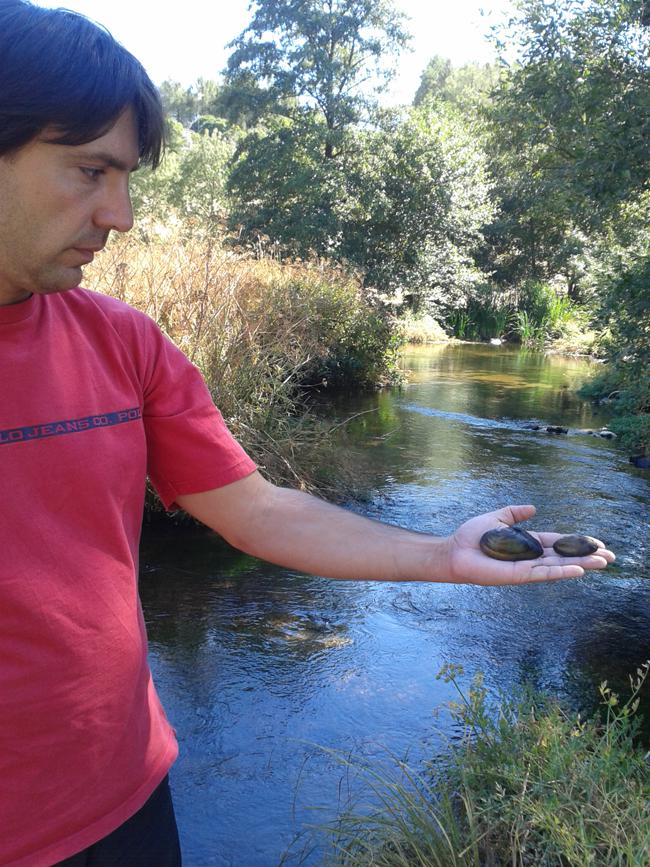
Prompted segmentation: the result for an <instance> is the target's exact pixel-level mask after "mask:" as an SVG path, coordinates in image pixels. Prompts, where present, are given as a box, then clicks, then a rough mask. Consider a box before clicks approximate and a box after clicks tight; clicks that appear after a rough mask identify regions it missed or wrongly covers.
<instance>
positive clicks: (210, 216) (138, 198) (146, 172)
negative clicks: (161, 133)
mask: <svg viewBox="0 0 650 867" xmlns="http://www.w3.org/2000/svg"><path fill="white" fill-rule="evenodd" d="M207 117H209V116H204V118H207ZM214 121H215V122H214V124H209V123H206V124H205V127H206V129H205V131H204V132H201V133H193V132H190V131H189V130H185V131H183V134H182V135H181V136H180V138H179V140H178V141H177V143H176V144H175V147H174V148H173V149H168V151H167V152H166V154H165V157H164V159H163V161H162V163H161V165H160V166H159V168H158V169H157V170H156V171H155V172H153V171H151V170H150V169H141V170H140V171H138V172H137V173H136V175H135V177H134V179H133V181H132V183H131V197H132V200H133V206H134V211H135V213H136V216H137V217H138V229H139V230H140V231H141V232H144V233H145V235H146V234H147V233H150V232H151V231H152V230H154V233H155V229H156V228H158V229H163V228H164V227H165V226H166V227H167V230H169V229H171V228H172V227H173V225H174V224H176V225H182V226H183V227H184V229H185V230H186V231H191V232H193V233H195V234H196V233H199V234H201V233H203V234H208V235H209V234H211V233H214V232H215V231H218V230H219V229H220V227H221V226H222V225H223V223H224V222H225V221H226V216H227V214H228V212H229V210H230V202H229V199H228V192H227V179H228V176H229V173H230V161H231V159H232V156H233V153H234V151H235V147H236V142H237V136H238V131H237V130H236V129H234V130H233V129H229V128H224V126H223V121H221V120H219V119H218V118H214ZM210 126H212V131H211V132H210V131H209V127H210Z"/></svg>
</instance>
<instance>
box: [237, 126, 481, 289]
mask: <svg viewBox="0 0 650 867" xmlns="http://www.w3.org/2000/svg"><path fill="white" fill-rule="evenodd" d="M324 135H325V132H324V123H323V121H322V119H321V118H319V117H318V116H316V115H315V114H301V115H299V116H298V117H296V118H273V119H271V120H269V121H267V123H266V124H265V126H264V127H260V128H258V129H257V130H255V131H254V132H253V133H251V134H250V135H249V136H247V137H246V138H245V139H244V140H243V141H242V143H241V146H240V149H239V151H238V155H237V159H236V162H235V166H234V169H233V173H232V175H231V188H232V189H233V192H234V194H235V200H236V202H235V208H234V214H233V219H234V220H235V221H236V222H237V223H240V224H242V225H243V226H244V228H245V229H246V230H247V234H249V235H250V234H253V235H257V236H259V235H266V236H267V237H269V239H270V240H271V241H272V242H274V243H276V244H278V245H279V246H280V247H281V249H283V250H284V251H285V252H289V253H291V254H294V255H299V256H306V255H308V254H309V253H312V252H315V253H316V254H317V255H319V256H327V257H333V258H337V259H341V260H346V261H348V262H351V263H353V264H354V265H356V266H358V267H359V268H361V269H362V271H363V273H364V274H365V283H366V285H368V286H373V287H375V288H378V289H380V290H382V291H383V292H386V293H389V294H390V295H393V296H398V297H399V296H401V297H406V296H408V298H409V299H410V300H411V301H412V302H413V304H414V306H417V305H418V304H428V305H433V304H436V305H440V304H442V305H450V304H452V303H453V301H454V300H455V299H457V298H458V296H459V295H462V294H463V293H464V292H466V291H467V290H468V289H469V287H470V286H471V284H472V283H473V282H474V281H475V280H476V279H478V278H479V277H480V275H479V274H478V272H477V270H476V268H475V267H474V265H473V260H472V252H473V249H474V247H475V246H476V244H478V243H479V242H480V240H481V235H480V227H481V226H482V225H483V224H484V223H486V222H489V220H490V219H491V217H492V213H493V211H492V207H491V204H490V201H489V182H488V179H487V175H486V170H485V156H484V154H483V152H482V150H481V148H480V145H478V144H477V142H476V140H475V137H474V136H473V134H472V132H471V129H470V128H469V127H467V126H466V125H465V124H463V122H462V121H461V119H460V118H459V116H458V115H457V114H456V113H454V112H453V111H451V110H450V111H449V112H447V113H446V114H442V113H438V114H434V113H432V112H430V111H428V110H427V109H423V110H414V111H411V112H407V113H406V114H403V113H396V112H385V113H384V114H383V115H382V116H381V117H380V118H378V121H377V123H376V125H375V127H374V128H366V129H350V130H347V131H346V133H345V137H344V138H343V139H342V146H341V151H340V153H339V155H338V157H337V159H332V160H323V158H322V142H323V137H324Z"/></svg>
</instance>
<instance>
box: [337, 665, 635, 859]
mask: <svg viewBox="0 0 650 867" xmlns="http://www.w3.org/2000/svg"><path fill="white" fill-rule="evenodd" d="M649 668H650V663H645V664H644V665H643V666H641V667H640V668H638V669H637V671H636V674H635V676H634V677H630V696H629V698H627V700H625V701H623V700H622V699H621V698H619V696H618V695H616V694H615V693H614V692H612V690H611V689H610V688H609V687H608V685H607V683H606V682H604V683H602V684H601V685H600V690H599V692H600V698H601V712H600V714H599V715H597V716H595V717H593V718H591V719H583V718H582V717H581V716H580V715H579V714H571V713H568V712H566V711H565V710H563V708H562V707H561V706H560V705H559V704H558V703H557V702H555V701H553V700H551V699H550V698H548V697H546V696H544V695H541V694H535V693H531V692H528V693H526V692H523V693H522V694H520V695H518V696H515V697H512V696H501V697H500V700H499V707H498V710H497V712H496V713H495V712H494V711H493V710H492V703H491V702H490V700H489V697H488V694H487V690H486V688H485V686H484V684H483V680H482V678H481V676H480V675H478V676H477V677H476V678H475V679H474V681H473V682H472V684H471V686H470V687H469V689H468V690H467V691H465V690H464V688H463V687H462V686H461V685H460V678H461V676H462V669H461V668H460V667H459V666H445V667H444V668H443V669H442V671H441V672H440V674H439V677H443V678H444V679H445V680H446V681H447V682H451V683H452V684H453V685H454V686H455V687H456V689H457V691H458V694H459V699H460V700H459V701H458V702H456V703H452V704H451V710H452V714H453V716H454V718H455V720H456V722H457V724H458V725H459V726H460V727H461V730H462V734H463V736H462V740H461V742H460V743H456V744H455V746H454V747H453V748H452V752H451V754H450V755H449V757H448V759H447V761H446V763H444V761H443V764H442V767H441V762H440V760H438V761H437V762H436V764H432V765H430V767H429V774H428V775H416V774H414V773H413V772H412V771H409V770H408V768H406V767H405V766H404V765H402V766H401V767H400V769H399V770H400V776H399V777H398V778H397V779H387V778H385V777H382V776H381V775H379V774H377V773H375V772H372V771H370V772H368V775H367V779H368V787H369V788H370V790H371V792H372V794H373V796H374V797H373V801H374V803H373V804H372V805H370V806H368V807H366V808H365V809H363V808H359V807H356V808H355V809H354V810H353V811H350V812H348V813H345V814H343V815H342V816H341V817H340V819H339V821H338V823H337V825H336V827H335V828H333V829H331V831H330V833H331V834H332V835H333V846H332V848H333V849H334V853H333V855H332V858H331V861H330V863H336V864H339V865H347V867H352V865H369V864H373V865H377V867H412V865H414V864H419V865H422V867H483V865H512V867H544V865H548V867H550V865H555V864H565V865H572V867H587V865H594V867H632V865H639V867H641V865H642V864H646V863H647V861H648V854H649V851H650V807H649V805H650V774H649V772H648V763H647V757H646V755H645V750H644V749H643V748H642V747H641V746H640V744H639V743H638V737H637V735H638V728H639V720H638V717H637V716H635V714H636V712H637V709H638V706H639V693H640V691H641V689H642V688H643V685H644V682H645V680H646V678H647V675H648V670H649ZM348 764H351V763H348ZM377 802H379V806H377Z"/></svg>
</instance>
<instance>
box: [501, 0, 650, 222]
mask: <svg viewBox="0 0 650 867" xmlns="http://www.w3.org/2000/svg"><path fill="white" fill-rule="evenodd" d="M518 10H519V12H518V15H517V16H515V18H513V19H512V20H511V21H510V23H509V25H508V26H507V28H506V29H505V31H503V32H501V33H500V34H499V37H498V44H499V45H500V46H501V48H502V49H503V51H504V54H505V53H506V50H508V51H510V50H511V47H512V46H513V45H516V46H517V47H518V51H519V58H518V61H517V62H516V63H515V64H514V65H513V66H511V74H510V76H509V77H508V79H507V80H506V79H504V83H503V86H502V87H501V88H499V89H498V90H497V92H496V110H495V113H494V121H495V128H497V129H498V130H500V131H501V135H500V136H499V135H497V138H500V139H501V142H502V145H503V146H505V148H506V149H508V150H509V151H510V152H512V153H519V154H522V155H525V156H526V157H527V158H528V160H529V164H528V166H527V170H529V171H532V172H534V173H536V174H537V175H538V177H539V178H540V181H541V182H542V183H543V185H544V187H545V189H547V190H549V191H550V190H554V191H557V190H562V191H563V195H562V198H563V199H564V205H565V208H566V210H567V214H568V215H569V216H570V218H571V219H572V220H573V221H575V222H577V223H578V224H579V225H580V226H582V227H583V228H586V229H590V228H593V227H597V226H598V225H599V223H600V222H602V220H603V219H606V218H607V216H608V215H609V214H611V213H612V212H613V211H615V209H616V208H617V207H618V205H619V204H620V203H621V202H623V201H625V200H626V199H627V198H629V197H630V196H634V195H636V194H637V192H638V191H639V190H640V189H642V188H643V186H644V185H645V184H646V183H647V182H648V180H650V65H649V63H648V60H649V57H650V39H649V37H650V30H648V28H645V27H643V26H641V18H642V10H643V4H642V2H641V0H521V2H520V3H519V6H518Z"/></svg>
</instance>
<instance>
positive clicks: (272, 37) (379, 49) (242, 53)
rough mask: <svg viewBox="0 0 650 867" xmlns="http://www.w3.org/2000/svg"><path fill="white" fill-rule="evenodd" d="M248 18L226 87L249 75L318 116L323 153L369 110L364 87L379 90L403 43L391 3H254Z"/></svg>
mask: <svg viewBox="0 0 650 867" xmlns="http://www.w3.org/2000/svg"><path fill="white" fill-rule="evenodd" d="M251 8H252V10H253V18H252V21H251V23H250V24H249V25H248V27H247V28H246V29H245V30H244V32H243V33H242V34H240V36H239V37H238V38H237V39H235V40H234V41H233V42H232V43H231V46H232V47H233V48H234V51H233V53H232V54H231V56H230V58H229V60H228V70H227V81H228V82H230V83H236V82H237V81H238V79H239V77H240V76H242V75H243V76H249V77H252V78H253V79H254V80H256V81H257V82H260V83H262V82H263V83H264V84H265V85H268V89H269V91H270V92H271V93H272V94H273V95H274V96H275V98H276V99H277V100H282V99H287V98H295V99H297V100H298V101H299V103H300V105H301V106H305V107H307V108H310V109H314V110H316V111H317V112H318V113H319V114H320V116H321V119H322V121H323V122H324V124H325V127H326V129H327V135H326V137H325V149H324V154H325V156H326V157H328V158H331V157H333V156H335V154H336V152H337V150H338V146H339V136H340V135H341V134H342V133H343V132H344V131H345V130H346V128H347V127H349V126H350V125H351V124H354V123H356V122H357V121H359V120H360V119H361V118H362V117H363V116H364V115H365V112H366V110H367V108H368V107H369V105H371V104H372V101H371V100H370V101H369V98H368V97H367V96H366V95H365V93H366V91H367V90H368V88H366V91H362V89H361V86H362V85H364V84H368V82H370V81H373V82H375V86H374V90H375V91H379V90H381V89H382V87H383V86H384V85H385V83H386V82H387V81H388V80H389V79H390V77H391V75H392V73H393V70H392V68H391V65H390V62H391V60H392V58H393V57H394V56H395V54H396V52H397V51H398V50H399V49H400V48H402V47H403V46H404V45H405V44H406V42H407V40H408V37H407V34H406V32H405V31H404V29H403V27H402V22H403V16H402V15H401V14H400V13H398V12H397V11H396V10H395V8H394V7H393V5H392V2H391V0H327V2H322V0H279V2H278V0H253V2H252V3H251Z"/></svg>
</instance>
